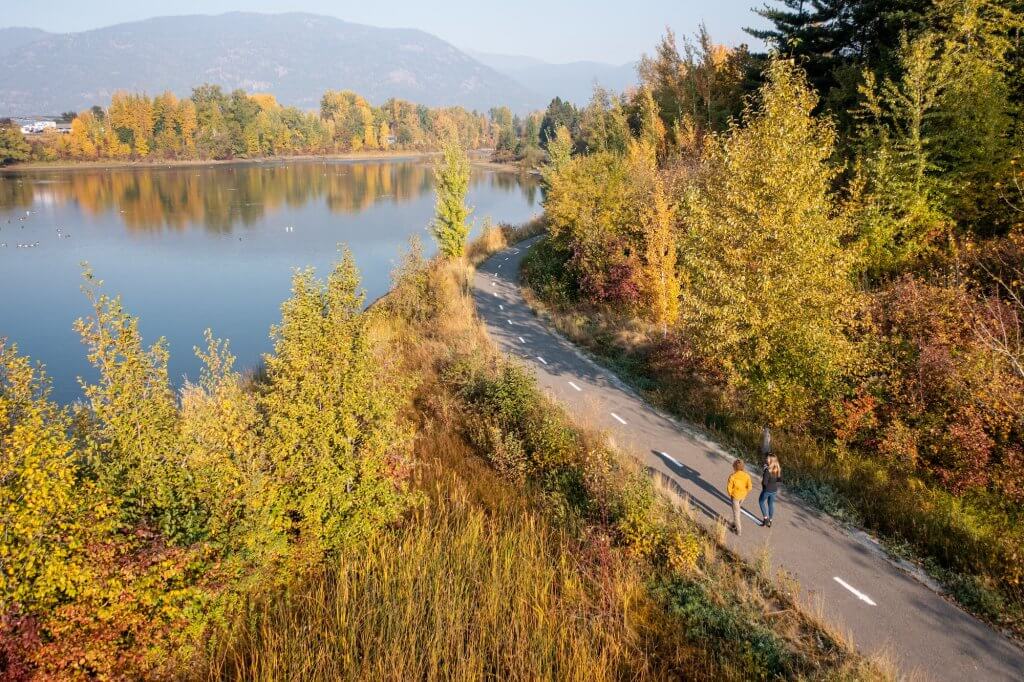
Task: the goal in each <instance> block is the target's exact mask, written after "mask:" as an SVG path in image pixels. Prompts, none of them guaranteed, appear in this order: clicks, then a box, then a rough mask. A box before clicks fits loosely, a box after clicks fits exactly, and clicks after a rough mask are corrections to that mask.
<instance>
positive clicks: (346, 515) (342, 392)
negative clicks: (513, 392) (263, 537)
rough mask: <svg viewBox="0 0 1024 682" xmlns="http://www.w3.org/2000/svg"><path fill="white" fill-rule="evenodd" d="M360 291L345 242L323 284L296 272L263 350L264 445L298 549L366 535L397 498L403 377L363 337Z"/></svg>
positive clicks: (312, 552)
mask: <svg viewBox="0 0 1024 682" xmlns="http://www.w3.org/2000/svg"><path fill="white" fill-rule="evenodd" d="M363 301H364V297H363V294H362V292H360V291H359V274H358V272H357V271H356V267H355V263H354V261H353V259H352V255H351V253H349V252H348V251H345V252H344V255H343V258H342V260H341V262H340V263H339V264H338V265H337V267H336V268H335V269H334V271H333V272H332V273H331V275H330V277H329V278H328V280H327V283H326V284H323V283H321V282H319V281H317V280H316V279H315V278H314V276H313V273H312V271H310V270H302V271H299V272H297V273H296V274H295V276H294V278H293V280H292V296H291V298H289V299H288V300H287V301H285V303H284V304H283V305H282V306H281V324H280V325H277V326H275V327H274V328H273V330H272V336H273V338H274V353H273V354H272V355H267V356H265V361H266V366H267V378H268V380H267V384H266V386H265V387H264V390H263V393H262V395H261V396H260V405H261V409H262V411H263V413H264V415H265V419H266V422H267V423H266V428H265V431H264V436H263V448H264V449H265V451H266V453H267V456H268V457H269V466H270V468H271V470H272V472H273V476H274V479H275V480H276V481H278V482H279V485H280V488H279V491H278V493H277V495H278V501H277V504H278V505H279V512H280V516H281V518H283V519H285V520H286V521H287V523H288V532H289V535H290V537H291V538H292V540H293V542H294V543H295V545H296V547H297V549H298V550H299V556H300V557H301V556H305V557H308V558H310V559H314V560H315V559H318V558H319V557H321V556H322V555H323V554H324V552H329V551H332V550H336V549H338V548H340V547H342V546H343V545H345V544H346V543H347V542H351V541H354V540H357V539H359V538H365V537H366V536H367V535H369V534H370V533H372V532H373V530H374V529H376V528H378V527H379V526H380V525H381V524H384V523H388V522H390V521H393V520H394V519H395V518H397V516H398V514H399V513H400V512H401V510H402V509H403V506H404V502H403V495H402V494H401V491H400V490H399V489H398V487H396V480H395V478H394V477H393V476H392V475H391V473H392V471H393V470H394V468H395V467H396V466H397V463H398V460H399V459H400V457H401V456H402V454H403V452H404V447H405V444H406V440H407V438H408V435H409V434H408V433H407V431H406V430H405V429H404V428H403V427H402V426H401V425H400V423H399V419H398V411H399V409H401V408H402V407H403V406H404V405H405V402H406V399H407V396H408V386H406V385H405V384H404V383H403V381H402V380H401V379H400V378H399V377H398V375H397V374H396V373H395V372H393V371H390V370H388V369H387V367H386V361H385V359H384V358H382V357H380V356H379V355H378V354H377V352H376V350H375V348H374V345H373V344H372V343H371V339H370V336H369V328H368V317H367V313H364V312H362V307H363Z"/></svg>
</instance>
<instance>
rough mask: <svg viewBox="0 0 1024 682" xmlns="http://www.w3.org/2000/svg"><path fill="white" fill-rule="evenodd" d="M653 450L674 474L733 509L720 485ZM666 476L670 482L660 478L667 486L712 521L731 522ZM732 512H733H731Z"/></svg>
mask: <svg viewBox="0 0 1024 682" xmlns="http://www.w3.org/2000/svg"><path fill="white" fill-rule="evenodd" d="M651 452H653V453H654V454H655V455H657V456H658V459H660V460H661V461H662V462H663V463H664V464H665V466H666V467H668V469H669V470H670V471H671V472H672V473H673V474H675V475H676V476H678V477H679V478H681V479H683V480H684V481H688V482H690V483H692V484H693V485H694V486H696V487H698V488H700V489H701V490H703V491H705V492H707V493H709V494H710V495H711V496H712V497H714V498H715V499H717V500H719V501H721V502H722V504H723V505H725V508H726V509H731V508H732V500H730V499H729V498H728V497H727V496H726V495H724V494H723V493H722V491H721V490H720V489H719V488H718V487H716V486H714V485H712V484H711V483H708V482H707V481H706V480H704V478H702V477H701V475H700V472H698V471H697V470H696V469H694V468H692V467H688V466H686V465H685V464H682V463H680V462H677V461H676V460H674V459H671V458H669V457H666V456H665V454H664V453H661V452H658V451H657V450H651ZM648 471H651V472H655V471H657V470H656V469H651V468H650V467H648ZM657 473H659V474H661V476H663V477H664V476H665V474H664V473H663V472H660V471H658V472H657ZM665 478H668V482H666V481H665V479H660V480H661V482H662V483H663V484H664V485H666V487H668V488H669V489H670V490H672V491H673V492H675V493H676V494H677V495H685V496H686V497H688V498H689V499H690V502H691V503H693V505H694V506H695V507H697V508H698V509H700V510H701V511H702V512H703V513H704V514H705V515H706V516H707V517H708V518H710V519H711V520H712V521H717V520H718V519H722V520H724V521H727V522H731V517H726V516H723V515H721V514H719V513H718V512H716V511H715V510H714V509H712V508H711V507H710V506H709V505H708V504H706V503H704V502H701V501H700V500H698V499H697V498H695V497H694V496H693V495H691V494H689V493H688V492H687V491H686V488H684V487H683V486H681V485H679V483H678V482H677V481H675V480H672V479H671V478H669V477H665ZM730 514H731V512H730ZM755 523H757V524H758V525H761V522H760V521H757V520H756V519H755Z"/></svg>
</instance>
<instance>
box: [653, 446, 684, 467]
mask: <svg viewBox="0 0 1024 682" xmlns="http://www.w3.org/2000/svg"><path fill="white" fill-rule="evenodd" d="M655 452H657V453H658V454H659V455H661V456H662V457H664V458H665V459H667V460H668V461H670V462H672V463H673V464H675V465H676V466H677V467H681V466H683V465H682V464H680V463H679V462H678V461H677V460H676V458H675V457H673V456H672V455H670V454H668V453H667V452H662V451H661V450H655Z"/></svg>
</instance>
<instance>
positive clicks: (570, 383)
mask: <svg viewBox="0 0 1024 682" xmlns="http://www.w3.org/2000/svg"><path fill="white" fill-rule="evenodd" d="M569 385H570V386H572V387H573V388H575V389H576V390H577V391H582V390H583V389H582V388H580V387H579V386H577V385H576V384H574V383H573V382H571V381H570V382H569Z"/></svg>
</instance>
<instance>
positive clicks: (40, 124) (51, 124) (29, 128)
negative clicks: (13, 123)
mask: <svg viewBox="0 0 1024 682" xmlns="http://www.w3.org/2000/svg"><path fill="white" fill-rule="evenodd" d="M56 128H57V123H56V122H55V121H33V122H32V123H29V124H28V125H23V126H21V134H22V135H39V134H40V133H45V132H46V131H47V130H55V129H56Z"/></svg>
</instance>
